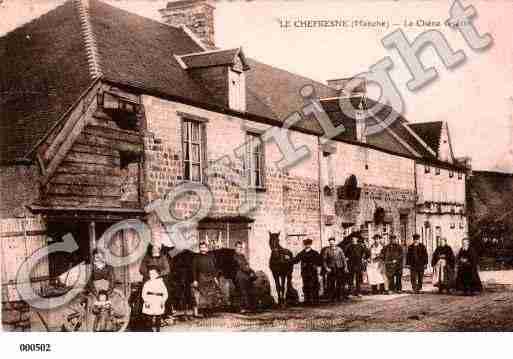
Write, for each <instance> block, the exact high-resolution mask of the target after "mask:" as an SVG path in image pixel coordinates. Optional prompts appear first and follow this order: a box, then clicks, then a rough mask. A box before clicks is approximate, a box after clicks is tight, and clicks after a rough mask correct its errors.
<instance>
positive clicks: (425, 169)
mask: <svg viewBox="0 0 513 359" xmlns="http://www.w3.org/2000/svg"><path fill="white" fill-rule="evenodd" d="M430 171H431V169H430V168H429V166H427V165H426V166H424V173H429V172H430Z"/></svg>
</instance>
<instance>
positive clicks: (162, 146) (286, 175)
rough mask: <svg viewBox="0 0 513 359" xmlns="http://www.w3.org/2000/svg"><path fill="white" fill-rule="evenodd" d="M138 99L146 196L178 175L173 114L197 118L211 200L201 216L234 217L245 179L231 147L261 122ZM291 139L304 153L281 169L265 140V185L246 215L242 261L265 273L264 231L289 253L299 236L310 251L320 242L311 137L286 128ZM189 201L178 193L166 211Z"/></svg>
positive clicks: (182, 212) (180, 209)
mask: <svg viewBox="0 0 513 359" xmlns="http://www.w3.org/2000/svg"><path fill="white" fill-rule="evenodd" d="M143 103H144V106H145V113H146V120H147V131H148V132H147V135H146V140H145V143H146V147H147V148H146V149H145V154H146V158H145V167H146V169H147V171H148V172H147V173H146V178H147V181H146V184H145V190H146V192H147V193H146V196H147V197H148V199H149V200H154V199H156V198H162V197H163V196H164V195H165V194H166V193H168V192H169V191H171V190H172V189H173V188H174V187H175V186H176V185H177V184H179V183H181V182H182V180H183V170H182V167H181V166H182V165H181V163H182V162H181V161H182V150H181V141H182V138H181V115H180V114H181V113H185V114H188V115H190V116H193V117H196V118H200V119H202V120H204V121H205V122H204V123H205V128H206V133H207V153H208V168H209V171H208V172H209V173H208V176H207V180H206V184H207V185H208V187H209V189H210V191H211V193H212V195H213V199H214V203H213V206H212V208H211V211H210V213H209V217H214V218H215V217H218V218H221V217H235V216H238V215H240V213H239V208H240V206H241V204H242V203H244V201H245V200H244V199H245V190H244V189H242V188H241V185H240V181H245V180H246V179H245V178H244V177H242V173H243V167H242V166H243V164H242V158H241V157H240V156H239V155H236V154H235V152H234V151H235V150H236V149H237V148H238V147H240V146H242V145H243V144H244V142H245V140H246V132H247V131H248V129H250V130H251V131H255V130H257V131H263V130H265V129H266V128H267V127H268V126H266V125H262V124H259V123H251V122H249V121H246V120H243V119H240V118H233V117H230V116H227V115H223V114H219V113H214V112H210V111H206V110H202V109H198V108H195V107H191V106H187V105H183V104H178V103H173V102H169V101H165V100H162V99H157V98H154V97H149V96H144V97H143ZM156 141H157V142H158V144H156V143H155V142H156ZM291 141H293V143H297V144H302V145H306V146H308V147H309V148H310V150H311V152H312V155H311V156H310V157H308V158H307V159H305V160H304V161H302V162H300V163H299V164H298V165H296V166H294V167H293V168H291V169H290V170H288V171H282V170H280V169H278V168H277V166H276V163H277V162H278V161H280V160H281V159H282V157H283V156H282V154H281V152H280V151H279V149H278V147H277V145H276V144H275V143H274V142H269V143H266V144H265V146H264V152H265V165H266V166H265V167H266V168H265V189H264V190H259V191H258V192H257V195H256V209H255V210H254V211H252V212H251V213H249V214H248V216H249V217H250V218H252V219H253V220H254V222H253V223H252V224H251V225H250V230H249V242H248V246H249V249H250V250H249V253H250V256H249V260H250V263H251V265H252V267H253V268H254V269H256V270H264V271H266V272H267V273H268V274H269V275H270V272H269V269H268V262H269V257H270V248H269V233H268V232H269V231H272V232H280V233H281V239H282V245H283V246H284V247H287V248H289V249H291V250H292V251H293V252H294V253H298V252H299V251H300V250H301V248H302V240H303V239H305V238H307V237H309V238H312V239H313V240H314V248H316V249H320V247H321V244H320V214H319V213H320V210H319V185H318V183H319V180H318V175H319V168H318V150H317V149H318V144H317V141H318V139H317V138H316V137H314V136H309V135H305V134H301V133H292V134H291ZM238 156H239V157H238ZM221 158H223V160H220V159H221ZM197 205H198V202H197V198H194V196H189V197H185V198H181V199H180V200H179V201H177V202H176V203H175V205H174V207H173V208H174V209H175V210H176V213H177V214H179V216H180V217H187V216H188V215H190V214H191V213H193V212H194V209H195V208H197ZM155 222H156V221H155ZM152 227H153V229H154V232H155V233H156V234H157V236H165V234H164V233H163V230H162V228H161V227H159V226H158V225H157V224H155V223H154V224H153V225H152ZM161 238H162V237H161ZM190 238H191V239H192V240H194V239H195V238H198V234H197V233H194V231H193V232H192V233H190ZM298 273H299V272H298V271H296V273H295V276H294V277H295V284H296V287H300V280H299V275H298Z"/></svg>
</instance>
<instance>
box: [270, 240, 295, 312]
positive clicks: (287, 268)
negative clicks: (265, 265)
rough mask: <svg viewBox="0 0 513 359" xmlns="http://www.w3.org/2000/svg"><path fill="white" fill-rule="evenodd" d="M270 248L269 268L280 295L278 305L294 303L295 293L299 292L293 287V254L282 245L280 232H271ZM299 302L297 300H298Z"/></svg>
mask: <svg viewBox="0 0 513 359" xmlns="http://www.w3.org/2000/svg"><path fill="white" fill-rule="evenodd" d="M269 246H270V247H271V258H270V259H269V268H270V269H271V272H272V274H273V278H274V284H275V285H276V292H277V293H278V304H279V305H281V306H284V305H285V304H287V303H289V304H290V302H294V301H295V300H294V298H293V297H294V293H296V295H295V296H296V297H297V292H296V291H295V289H294V288H293V287H292V271H293V269H294V264H293V263H292V258H293V255H292V252H291V251H289V250H288V249H286V248H283V247H282V246H281V245H280V232H277V233H272V232H269ZM296 301H297V298H296Z"/></svg>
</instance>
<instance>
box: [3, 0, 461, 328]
mask: <svg viewBox="0 0 513 359" xmlns="http://www.w3.org/2000/svg"><path fill="white" fill-rule="evenodd" d="M161 13H162V15H163V17H164V19H165V21H167V22H169V24H171V25H176V26H171V25H167V24H163V23H160V22H156V21H153V20H150V19H147V18H143V17H140V16H138V15H135V14H131V13H128V12H126V11H123V10H120V9H118V8H115V7H112V6H110V5H107V4H105V3H103V2H101V1H97V0H73V1H68V2H66V3H64V4H63V5H61V6H59V7H58V8H56V9H54V10H52V11H50V12H49V13H47V14H45V15H43V16H41V17H39V18H37V19H35V20H33V21H32V22H30V23H28V24H26V25H23V26H22V27H20V28H18V29H16V30H14V31H12V32H10V33H8V34H7V35H6V36H4V37H2V38H0V64H1V65H2V66H0V79H1V80H0V85H1V86H2V88H1V89H0V90H1V93H3V94H8V96H6V97H5V98H4V99H2V106H1V107H0V165H1V172H0V201H1V208H0V225H1V227H0V237H1V238H2V240H1V241H0V242H1V244H2V248H1V254H2V302H3V303H6V305H4V308H6V309H5V310H6V313H5V315H4V316H3V317H4V318H5V317H9V318H10V319H12V320H10V321H9V322H8V325H11V326H12V327H13V329H20V328H22V327H24V326H26V318H25V317H23V318H25V319H23V320H25V321H23V320H21V318H22V316H23V314H22V313H25V312H26V310H27V308H26V306H24V304H23V302H22V301H20V298H19V296H18V293H17V291H16V273H17V268H19V266H20V264H21V262H22V261H23V260H24V259H25V258H28V257H30V256H31V255H32V254H33V252H34V251H35V250H36V249H37V248H41V247H44V246H47V245H52V244H54V243H57V242H59V240H60V239H61V238H62V237H63V236H64V235H65V234H66V233H71V234H72V235H73V236H74V238H75V239H76V241H77V244H78V249H77V250H76V251H75V252H74V253H72V254H69V253H59V252H57V253H52V254H50V256H49V257H48V258H45V259H44V260H43V261H41V262H40V264H39V266H38V268H37V270H36V271H34V272H33V273H32V278H31V280H32V281H33V282H34V283H37V285H39V286H40V287H41V288H43V289H42V290H44V288H46V287H48V286H49V285H50V284H49V283H50V282H51V280H52V278H55V276H57V275H59V274H61V273H62V272H64V271H66V270H67V269H69V268H70V266H72V265H74V264H77V263H80V262H82V261H87V260H89V258H90V255H91V251H92V250H93V249H94V247H95V246H96V241H97V239H98V238H100V237H101V236H102V234H103V233H104V232H105V231H106V230H107V228H109V227H110V226H111V225H113V224H115V223H117V222H118V221H120V220H123V219H134V218H136V219H140V220H141V221H144V222H145V223H147V224H148V225H149V227H150V228H151V236H152V240H153V241H161V242H163V243H164V244H167V243H169V242H171V241H172V238H169V237H170V236H169V233H168V231H167V229H166V226H165V224H166V223H162V221H161V218H159V216H158V215H157V214H156V213H155V212H153V211H148V210H145V208H146V209H147V208H148V207H147V206H148V205H149V204H152V203H155V201H156V200H159V199H160V200H162V199H163V198H165V196H168V195H169V193H170V192H172V191H173V190H175V189H176V188H177V187H178V186H180V185H181V184H183V183H195V184H202V185H205V186H206V187H207V188H208V189H209V190H210V193H212V198H213V204H212V207H211V208H210V210H209V211H208V213H207V215H206V216H204V218H202V219H201V220H200V221H199V222H198V223H197V224H196V225H195V226H194V227H193V230H191V231H189V232H187V238H188V239H189V240H190V241H191V242H190V243H192V246H193V247H195V246H197V243H198V241H199V240H200V239H203V240H208V241H209V244H210V246H211V247H218V246H221V247H232V246H233V245H234V244H235V242H236V241H239V240H240V241H243V242H244V243H246V250H247V253H248V256H249V260H250V264H251V265H252V266H253V267H254V268H255V269H257V270H264V271H265V272H267V273H269V269H268V260H269V255H270V248H269V245H268V239H269V232H270V231H271V232H280V236H281V244H282V245H283V246H284V247H287V248H289V249H291V250H292V251H293V252H294V253H297V252H298V251H299V250H300V249H301V247H302V245H301V243H302V240H303V239H305V238H307V237H308V238H312V239H313V241H314V247H315V248H316V249H320V248H321V247H322V246H324V245H326V243H327V238H328V237H330V236H336V237H337V238H339V239H342V238H343V236H344V235H346V234H348V233H350V232H352V231H361V232H362V234H363V236H364V237H366V238H369V237H371V236H372V235H373V234H374V233H382V234H384V235H385V237H387V236H388V235H389V234H390V233H395V234H398V235H399V236H400V237H401V238H403V239H410V238H411V235H412V234H413V233H415V232H419V233H422V238H423V241H424V242H425V243H426V244H427V245H428V248H429V249H430V250H432V249H433V247H434V246H435V242H434V241H435V240H436V237H438V236H447V237H448V238H449V239H450V240H451V241H452V242H451V243H454V245H455V246H456V245H458V241H459V239H460V238H461V237H462V236H463V235H464V233H465V231H466V225H467V224H466V220H465V198H464V196H463V197H461V194H464V193H465V169H464V168H463V167H462V166H459V165H458V164H457V163H456V162H455V161H454V159H453V156H452V150H451V145H450V137H449V132H448V129H447V125H446V124H443V123H441V125H440V126H441V127H440V128H441V129H440V130H437V131H433V130H432V127H433V126H432V125H431V124H413V123H409V122H407V121H406V119H404V118H403V117H401V116H398V119H397V120H396V121H394V122H393V123H392V124H391V125H390V126H389V127H386V128H385V129H384V130H383V131H380V132H378V133H374V134H371V135H367V134H366V127H365V126H366V124H369V123H376V122H379V121H382V120H383V118H384V116H387V115H388V114H390V113H391V112H392V111H393V110H392V109H390V108H389V107H386V106H385V107H384V108H383V110H382V111H381V112H379V113H378V114H377V115H376V116H369V115H368V112H367V109H369V108H370V107H372V105H373V102H372V101H371V100H370V99H366V98H365V91H364V89H359V90H358V91H355V92H354V93H352V94H346V93H342V92H341V89H340V86H339V85H340V81H339V80H333V81H330V82H329V84H330V86H328V85H325V84H322V83H318V82H316V81H313V80H311V79H308V78H305V77H302V76H299V75H296V74H292V73H290V72H287V71H284V70H281V69H278V68H275V67H272V66H269V65H266V64H263V63H261V62H259V61H256V60H254V59H251V58H248V57H246V56H245V54H244V51H243V50H242V49H240V48H236V49H216V48H215V47H214V44H213V38H214V28H213V13H214V6H213V5H212V4H207V3H206V2H205V1H203V0H184V1H178V2H175V3H170V4H169V5H168V6H167V7H166V8H165V9H163V10H161ZM187 26H190V28H188V27H187ZM305 88H308V89H309V90H310V91H311V93H310V96H302V95H301V94H302V90H303V89H305ZM312 94H313V95H312ZM349 102H350V103H351V104H352V105H353V106H352V108H353V110H354V111H355V112H354V114H355V116H347V115H346V114H345V112H343V111H341V109H340V104H341V103H349ZM312 104H317V105H320V107H321V108H322V109H323V113H325V114H327V116H328V118H329V119H330V120H331V122H332V123H333V124H336V125H340V124H343V125H344V128H345V131H344V132H342V133H340V134H338V135H337V136H335V137H334V138H333V139H332V140H331V141H329V142H326V141H325V139H324V138H323V137H324V135H325V133H324V131H323V130H324V127H322V125H321V124H320V122H319V121H317V118H316V117H315V115H314V114H313V113H311V112H310V113H309V114H308V111H307V110H306V109H305V106H308V105H312ZM316 108H319V107H316ZM310 109H311V107H310ZM295 112H297V113H298V116H300V117H299V120H298V121H294V124H293V125H292V126H290V131H289V132H290V135H289V138H290V141H291V143H293V145H294V147H295V148H296V149H297V148H306V149H308V153H309V155H308V156H306V157H305V158H304V159H302V160H301V161H299V162H297V163H296V164H294V165H293V166H288V167H285V168H284V167H283V166H280V165H279V164H280V163H281V162H283V159H284V155H283V153H282V151H281V150H280V147H279V145H278V141H276V139H273V137H272V136H270V137H271V138H269V133H271V132H270V131H272V130H273V129H274V130H279V129H280V128H281V127H282V126H283V125H284V123H285V122H286V120H288V119H290V118H291V117H290V116H291V114H294V113H295ZM362 119H363V121H359V120H362ZM287 123H288V122H287ZM362 124H363V126H362ZM437 126H438V125H437ZM426 127H427V128H426ZM272 133H274V134H275V135H276V133H279V131H278V132H276V131H275V132H272ZM276 136H277V135H276ZM249 194H254V195H253V196H250V198H251V200H250V202H251V201H252V202H251V203H252V204H254V205H255V208H254V209H253V210H252V211H249V212H247V211H241V209H240V208H241V206H242V205H243V204H245V202H246V199H247V198H248V196H249ZM199 203H200V202H199V200H198V197H197V196H195V195H192V194H190V193H189V194H186V195H185V196H182V197H180V198H179V199H178V200H177V201H176V202H174V203H173V207H172V208H173V216H174V217H176V218H179V219H180V218H182V219H183V218H188V217H189V216H191V215H192V214H193V213H195V212H196V211H197V209H198V208H199ZM437 228H440V229H439V230H438V229H437ZM137 241H138V239H137V235H136V234H135V232H134V231H132V230H123V231H119V232H118V233H117V234H116V238H115V241H114V244H113V246H114V249H115V250H116V251H118V252H120V253H129V252H130V250H131V249H132V248H133V247H134V246H136V245H137ZM137 268H138V263H137V262H135V263H133V264H132V265H130V266H129V267H118V268H116V272H115V275H116V280H117V281H118V282H119V283H121V284H122V286H123V288H124V290H125V291H126V292H127V293H128V290H129V288H128V287H129V284H130V283H131V282H135V281H140V280H141V278H140V276H139V273H138V270H137ZM294 281H295V285H296V287H298V288H300V287H301V285H300V279H299V275H298V273H297V272H296V273H295V276H294ZM25 316H26V315H25ZM13 318H14V319H13ZM6 323H7V322H6Z"/></svg>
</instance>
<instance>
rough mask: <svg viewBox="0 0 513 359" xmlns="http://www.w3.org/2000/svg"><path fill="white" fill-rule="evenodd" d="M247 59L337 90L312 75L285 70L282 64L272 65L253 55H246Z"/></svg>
mask: <svg viewBox="0 0 513 359" xmlns="http://www.w3.org/2000/svg"><path fill="white" fill-rule="evenodd" d="M246 59H247V60H250V61H254V62H256V63H258V64H259V65H263V66H268V67H271V68H273V69H275V70H279V71H282V72H286V73H287V74H289V75H292V76H296V77H300V78H302V79H303V80H308V81H310V82H311V84H314V85H320V86H322V87H324V88H326V89H330V90H333V91H335V89H334V88H333V87H330V86H328V85H326V84H325V83H323V82H321V81H320V80H315V79H312V78H311V77H307V76H306V75H302V74H300V73H297V72H294V71H291V70H285V69H284V68H283V67H280V66H275V65H270V64H268V63H266V62H262V61H260V60H257V59H255V58H253V57H246Z"/></svg>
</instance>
